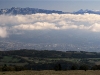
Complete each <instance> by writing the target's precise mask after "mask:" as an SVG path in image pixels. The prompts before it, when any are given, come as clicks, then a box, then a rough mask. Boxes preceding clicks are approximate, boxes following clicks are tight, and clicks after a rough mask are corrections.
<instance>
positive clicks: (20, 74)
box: [0, 70, 100, 75]
mask: <svg viewBox="0 0 100 75" xmlns="http://www.w3.org/2000/svg"><path fill="white" fill-rule="evenodd" d="M0 75H100V70H95V71H94V70H87V71H84V70H67V71H53V70H42V71H33V70H26V71H17V72H16V71H8V72H0Z"/></svg>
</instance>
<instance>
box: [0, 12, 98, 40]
mask: <svg viewBox="0 0 100 75" xmlns="http://www.w3.org/2000/svg"><path fill="white" fill-rule="evenodd" d="M50 29H53V30H59V31H60V30H68V29H70V30H71V29H77V30H87V31H90V32H91V31H92V32H100V15H96V14H83V15H81V14H78V15H77V14H40V13H38V14H31V15H0V37H2V38H4V37H7V35H8V34H11V33H13V34H17V33H19V31H34V30H50Z"/></svg>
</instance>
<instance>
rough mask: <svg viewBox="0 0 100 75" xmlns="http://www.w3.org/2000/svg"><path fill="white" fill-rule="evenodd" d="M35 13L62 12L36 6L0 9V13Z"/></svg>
mask: <svg viewBox="0 0 100 75" xmlns="http://www.w3.org/2000/svg"><path fill="white" fill-rule="evenodd" d="M36 13H46V14H51V13H58V14H63V13H64V12H62V11H56V10H44V9H38V8H29V7H27V8H19V7H17V8H16V7H12V8H10V9H1V10H0V14H13V15H17V14H22V15H26V14H36Z"/></svg>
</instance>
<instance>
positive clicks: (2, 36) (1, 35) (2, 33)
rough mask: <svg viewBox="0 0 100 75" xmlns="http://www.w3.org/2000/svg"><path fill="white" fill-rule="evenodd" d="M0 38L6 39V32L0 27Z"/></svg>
mask: <svg viewBox="0 0 100 75" xmlns="http://www.w3.org/2000/svg"><path fill="white" fill-rule="evenodd" d="M0 37H1V38H5V37H7V30H6V28H5V27H0Z"/></svg>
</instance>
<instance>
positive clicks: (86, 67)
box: [0, 64, 100, 71]
mask: <svg viewBox="0 0 100 75" xmlns="http://www.w3.org/2000/svg"><path fill="white" fill-rule="evenodd" d="M51 66H52V65H51ZM38 67H39V66H38ZM42 67H45V65H44V66H42ZM22 70H38V71H39V70H55V71H61V70H66V71H67V70H84V71H87V70H100V65H94V66H89V65H85V64H84V65H80V66H78V65H75V64H74V65H72V66H70V67H66V69H64V68H63V67H62V64H55V65H53V66H52V68H51V69H50V68H49V67H48V68H47V67H45V69H41V67H40V69H39V68H38V69H34V67H33V66H32V67H31V68H27V67H26V66H7V65H6V64H4V65H3V66H0V71H22Z"/></svg>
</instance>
